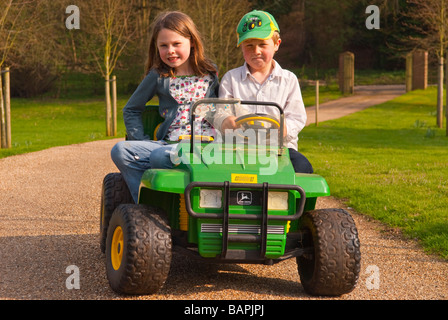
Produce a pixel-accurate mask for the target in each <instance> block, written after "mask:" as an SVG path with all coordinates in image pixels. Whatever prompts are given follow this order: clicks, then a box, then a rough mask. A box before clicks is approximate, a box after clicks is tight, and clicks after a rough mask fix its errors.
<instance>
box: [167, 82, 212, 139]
mask: <svg viewBox="0 0 448 320" xmlns="http://www.w3.org/2000/svg"><path fill="white" fill-rule="evenodd" d="M212 81H213V78H212V76H209V75H207V76H205V77H201V76H174V77H171V78H170V94H171V96H172V97H173V98H174V99H176V101H177V102H178V103H179V108H178V110H177V115H176V117H175V118H174V120H173V122H172V123H171V125H170V128H169V129H168V133H167V138H166V139H167V140H169V141H178V139H179V136H181V135H189V134H190V130H191V126H190V107H191V106H192V105H193V103H194V102H196V101H197V100H199V99H203V98H204V97H205V95H206V93H207V90H208V87H209V85H210V83H211V82H212ZM207 111H208V106H206V105H200V106H199V107H198V108H197V109H196V112H195V113H196V115H197V116H196V121H198V122H199V123H197V124H195V131H196V132H195V134H198V135H207V136H212V135H213V127H212V126H211V125H210V123H208V122H207V121H206V120H205V119H204V116H205V113H206V112H207Z"/></svg>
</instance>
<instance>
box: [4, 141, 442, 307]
mask: <svg viewBox="0 0 448 320" xmlns="http://www.w3.org/2000/svg"><path fill="white" fill-rule="evenodd" d="M117 141H119V139H115V140H108V141H96V142H90V143H85V144H79V145H71V146H65V147H57V148H51V149H48V150H44V151H39V152H34V153H30V154H25V155H20V156H13V157H8V158H5V159H0V203H1V204H2V206H0V247H1V250H0V299H148V300H153V299H157V300H159V299H160V300H164V299H168V300H175V299H176V300H177V299H182V300H184V299H191V300H209V299H217V300H219V299H257V300H263V299H265V300H271V299H275V300H282V299H284V300H292V299H320V298H317V297H310V296H308V295H306V294H305V292H304V291H303V289H302V287H301V285H300V281H299V276H298V273H297V266H296V263H295V260H293V259H291V260H288V261H285V262H282V263H279V264H276V265H274V266H259V265H243V264H240V265H215V264H210V265H208V264H205V265H204V264H201V263H198V262H197V261H193V260H189V259H185V258H184V257H182V256H179V255H177V254H174V257H173V264H172V268H171V271H170V276H169V278H168V280H167V282H166V284H165V286H164V288H163V289H162V290H161V291H160V293H159V294H157V295H153V296H140V297H123V296H119V295H117V294H115V293H114V292H113V291H112V290H111V289H110V288H109V285H108V282H107V279H106V274H105V266H104V260H105V258H104V255H103V254H102V253H101V252H100V249H99V240H98V235H99V205H100V193H101V183H102V179H103V177H104V176H105V175H106V174H107V173H109V172H116V171H117V169H116V168H115V166H114V164H113V163H112V161H111V160H110V156H109V153H110V149H111V148H112V146H113V145H114V144H115V143H116V142H117ZM318 207H322V208H323V207H331V208H334V207H342V208H343V207H344V205H343V204H342V203H341V202H339V201H337V200H336V199H333V198H331V197H329V198H324V199H320V200H319V202H318ZM349 211H351V213H352V215H353V217H354V219H355V222H356V224H357V227H358V231H359V236H360V241H361V252H362V265H361V273H360V279H359V282H358V285H357V287H356V288H355V290H354V291H353V292H351V293H350V294H347V295H343V296H341V297H338V298H335V299H342V300H345V299H349V300H357V299H443V300H446V299H448V281H447V275H448V263H447V262H446V261H442V260H441V259H438V258H437V257H434V256H430V255H426V254H425V253H424V252H423V251H422V250H421V248H420V247H419V246H418V244H416V242H414V241H411V240H403V238H402V237H401V236H400V233H399V232H397V231H395V230H390V229H388V228H385V227H384V226H382V225H381V224H379V223H378V222H375V221H371V220H370V219H368V218H366V217H365V216H362V215H360V214H358V213H356V212H353V210H350V209H349ZM69 266H76V270H77V271H79V276H80V277H79V279H80V282H79V289H76V288H73V289H68V288H67V285H66V284H67V283H66V282H67V279H68V283H69V284H75V282H72V281H71V278H70V276H71V275H72V274H73V271H72V270H73V269H69V272H68V273H67V272H66V270H67V267H69Z"/></svg>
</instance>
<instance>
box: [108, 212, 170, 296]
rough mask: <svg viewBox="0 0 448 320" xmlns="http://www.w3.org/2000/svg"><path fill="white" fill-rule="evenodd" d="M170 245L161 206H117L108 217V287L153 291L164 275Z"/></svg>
mask: <svg viewBox="0 0 448 320" xmlns="http://www.w3.org/2000/svg"><path fill="white" fill-rule="evenodd" d="M120 229H121V230H120ZM120 231H121V232H122V239H121V241H122V242H121V244H120V243H119V240H120V239H119V233H120ZM116 234H117V238H115V235H116ZM117 243H118V245H117ZM171 248H172V242H171V229H170V227H169V225H168V220H167V217H166V214H165V213H164V212H163V211H162V210H160V209H157V208H154V207H149V206H146V205H135V204H128V205H120V206H118V207H117V209H115V211H114V213H113V215H112V218H111V219H110V222H109V229H108V235H107V241H106V273H107V278H108V280H109V284H110V286H111V288H112V289H113V290H114V291H115V292H117V293H121V294H154V293H156V292H157V291H158V290H159V289H160V288H161V287H162V286H163V284H164V283H165V281H166V278H167V277H168V273H169V270H170V265H171V257H172V252H171Z"/></svg>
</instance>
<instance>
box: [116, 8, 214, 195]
mask: <svg viewBox="0 0 448 320" xmlns="http://www.w3.org/2000/svg"><path fill="white" fill-rule="evenodd" d="M150 39H151V40H150V44H149V55H148V61H147V64H146V73H147V75H146V77H145V78H144V79H143V81H142V82H141V83H140V85H139V86H138V88H137V89H136V91H135V92H134V94H133V95H132V96H131V98H130V99H129V101H128V102H127V104H126V106H125V107H124V109H123V118H124V123H125V126H126V132H127V135H128V140H127V141H121V142H119V143H117V144H116V145H115V146H114V147H113V148H112V151H111V156H112V160H113V161H114V163H115V165H116V166H117V168H118V169H119V170H120V172H121V173H122V175H123V178H124V179H125V181H126V183H127V185H128V187H129V191H130V192H131V195H132V197H133V199H134V201H135V203H137V202H138V193H139V186H140V180H141V178H142V176H143V173H144V172H145V170H147V169H149V168H172V167H173V164H172V163H171V161H170V156H169V152H170V151H171V150H172V147H173V146H172V145H170V144H168V143H167V141H177V138H178V137H179V135H182V134H189V133H190V131H189V129H190V127H189V122H188V119H190V115H189V111H190V106H191V104H193V103H194V102H195V101H196V100H198V99H202V98H206V97H216V96H217V90H218V77H217V69H216V67H215V66H214V64H213V63H211V61H210V60H208V59H207V58H206V57H205V55H204V47H203V44H202V40H201V38H200V36H199V32H198V30H197V28H196V26H195V24H194V23H193V21H192V20H191V18H190V17H189V16H187V15H186V14H184V13H181V12H178V11H171V12H166V13H162V14H160V15H159V16H158V17H157V18H156V20H155V21H154V24H153V27H152V31H151V38H150ZM154 95H157V96H158V98H159V113H160V115H161V116H162V117H163V118H164V119H165V120H164V122H163V123H162V124H161V125H160V127H159V130H158V131H157V141H152V140H149V137H148V136H147V135H145V134H144V132H143V123H142V118H141V115H142V112H143V111H144V109H145V105H146V103H147V102H148V101H149V100H151V99H152V98H153V96H154ZM202 128H203V127H202Z"/></svg>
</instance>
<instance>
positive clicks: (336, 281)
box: [297, 209, 361, 296]
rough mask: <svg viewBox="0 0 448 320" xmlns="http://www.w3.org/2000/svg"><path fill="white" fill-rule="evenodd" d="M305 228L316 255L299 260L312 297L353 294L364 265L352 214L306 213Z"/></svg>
mask: <svg viewBox="0 0 448 320" xmlns="http://www.w3.org/2000/svg"><path fill="white" fill-rule="evenodd" d="M302 219H303V220H302V227H301V228H302V229H304V230H307V231H309V232H308V233H307V234H309V236H308V237H307V238H305V239H304V241H303V243H304V246H306V247H310V246H311V247H313V250H312V253H306V254H304V255H303V256H300V257H298V258H297V265H298V270H299V275H300V281H301V283H302V285H303V288H304V289H305V291H306V292H307V293H309V294H312V295H325V296H338V295H342V294H345V293H349V292H350V291H352V290H353V289H354V288H355V286H356V283H357V281H358V277H359V271H360V266H361V252H360V243H359V239H358V231H357V229H356V226H355V222H354V221H353V219H352V217H351V216H350V214H349V213H348V212H347V211H345V210H342V209H320V210H314V211H309V212H306V213H305V214H304V215H303V217H302Z"/></svg>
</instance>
